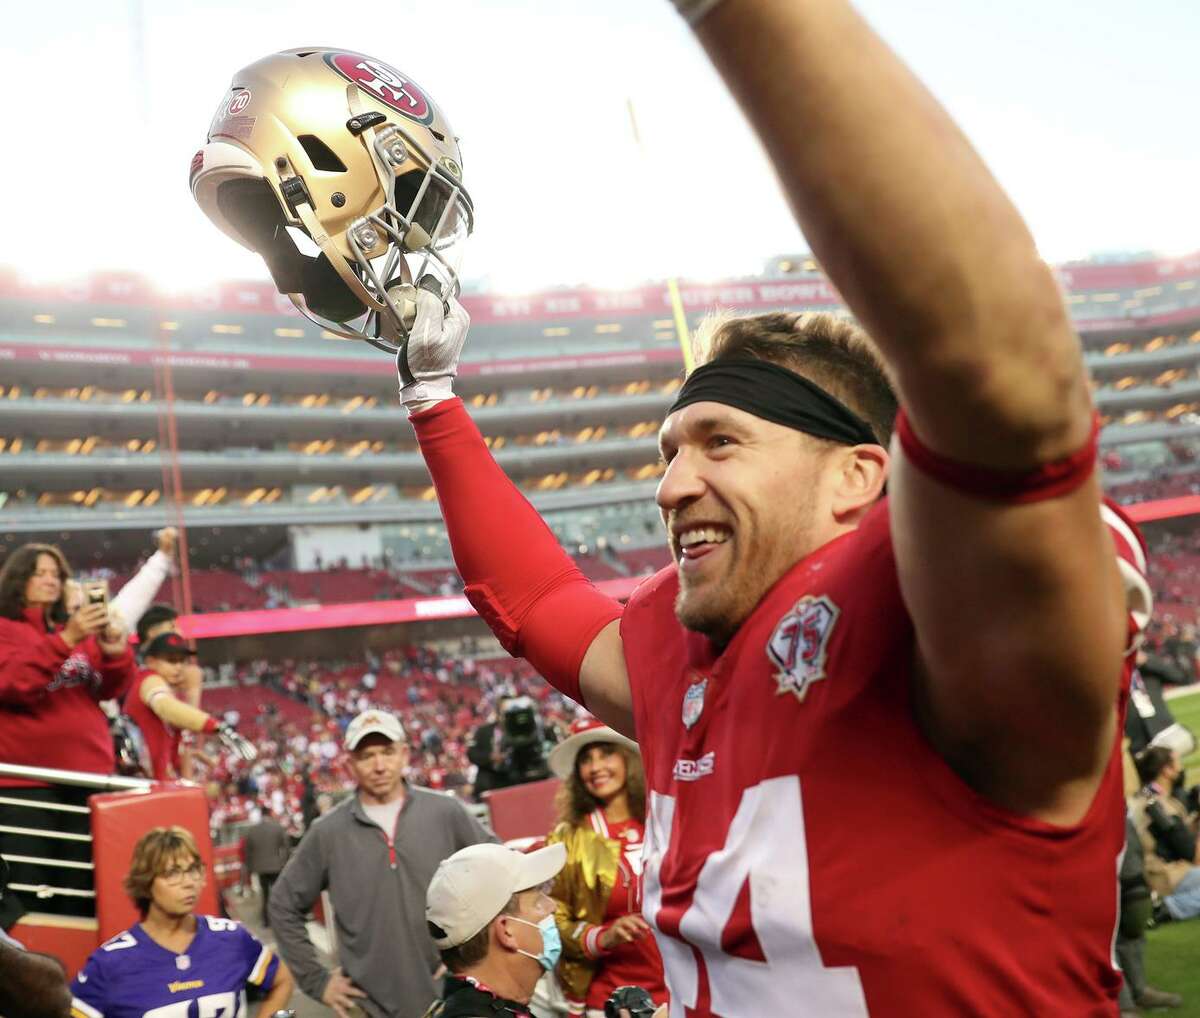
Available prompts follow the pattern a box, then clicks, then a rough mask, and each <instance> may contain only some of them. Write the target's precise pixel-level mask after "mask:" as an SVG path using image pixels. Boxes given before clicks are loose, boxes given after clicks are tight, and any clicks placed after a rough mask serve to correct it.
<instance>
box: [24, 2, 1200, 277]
mask: <svg viewBox="0 0 1200 1018" xmlns="http://www.w3.org/2000/svg"><path fill="white" fill-rule="evenodd" d="M729 2H737V0H729ZM797 2H800V0H797ZM858 6H859V8H860V10H862V11H863V13H864V14H865V15H866V16H867V17H868V18H869V19H870V20H871V21H872V23H873V24H874V25H875V26H876V28H878V29H879V31H880V32H881V33H882V34H883V36H884V37H885V38H886V39H887V40H888V41H889V42H890V43H891V44H892V45H893V46H894V47H895V48H896V49H897V50H898V52H899V53H900V54H901V55H902V56H903V57H904V58H905V59H906V60H907V61H908V62H909V63H910V65H911V66H912V67H913V68H914V70H915V71H916V72H917V73H918V75H919V76H921V77H922V78H923V79H924V80H925V82H926V83H927V84H928V85H929V86H930V87H931V88H932V89H933V91H934V92H935V94H936V95H937V96H938V97H939V98H940V99H941V100H942V101H943V102H944V103H945V104H946V105H947V107H948V108H949V109H950V111H951V112H952V114H953V115H954V116H955V117H956V119H957V120H958V121H959V123H960V124H961V125H962V126H963V128H964V129H965V130H966V132H967V134H968V135H969V136H970V137H971V139H972V140H973V141H974V142H975V144H976V145H977V146H978V148H979V149H980V151H981V152H982V154H983V156H984V158H985V160H987V162H988V163H989V164H990V165H991V167H992V169H993V171H994V172H995V173H996V175H997V177H998V178H999V180H1000V182H1001V183H1002V184H1003V185H1004V186H1005V187H1006V188H1007V189H1008V191H1009V193H1010V194H1011V195H1012V196H1013V198H1014V200H1015V201H1016V203H1017V205H1018V207H1019V208H1020V209H1021V211H1022V212H1023V213H1024V215H1025V216H1026V218H1027V220H1028V222H1029V223H1030V226H1031V228H1032V230H1033V232H1034V236H1035V237H1036V239H1037V241H1038V244H1039V246H1040V248H1041V250H1042V252H1043V254H1044V255H1045V256H1046V257H1047V258H1049V259H1051V260H1053V261H1063V260H1067V259H1073V258H1078V257H1085V256H1088V255H1092V254H1096V253H1105V252H1121V251H1143V250H1153V251H1158V252H1162V253H1167V254H1182V253H1187V252H1191V251H1196V250H1200V201H1198V200H1197V181H1198V180H1200V132H1197V131H1196V130H1195V127H1194V123H1195V121H1194V113H1195V108H1196V101H1197V98H1198V97H1200V61H1197V59H1196V57H1195V47H1196V44H1197V42H1200V3H1196V0H1139V2H1138V3H1129V2H1128V0H1088V2H1087V3H1086V4H1080V3H1078V2H1076V0H1007V2H1005V3H1003V4H996V3H993V2H991V0H906V2H905V3H903V4H897V3H895V0H861V2H860V3H859V5H858ZM4 13H5V31H4V33H3V38H2V39H0V57H2V59H0V89H2V92H0V94H2V95H4V97H5V98H4V101H3V103H0V125H2V126H3V134H2V135H0V137H2V138H3V144H2V145H0V153H2V155H0V194H2V195H3V196H4V201H3V205H2V206H0V207H2V208H3V224H2V226H0V266H3V265H12V266H16V267H17V268H18V270H19V271H20V272H21V274H22V275H24V276H27V277H29V278H31V279H37V280H45V279H69V278H74V277H76V276H78V275H80V274H82V273H85V272H87V271H89V270H92V269H96V268H105V269H131V270H134V271H138V272H141V273H143V274H144V275H146V276H148V277H149V278H151V279H152V280H154V281H155V282H157V283H158V284H159V285H160V286H162V287H163V288H164V289H166V290H168V291H170V290H188V289H200V288H203V287H204V286H205V285H207V284H211V283H212V282H214V281H216V280H219V279H231V278H239V279H241V278H266V272H265V269H264V268H263V267H262V265H261V262H259V261H258V259H257V258H256V257H255V256H254V255H252V254H250V253H249V252H245V251H243V250H242V249H241V248H239V247H238V246H237V245H235V244H234V243H233V242H232V241H230V240H229V239H228V238H226V237H225V236H224V235H222V234H220V233H219V232H218V231H217V230H216V228H215V227H213V226H212V225H211V224H210V223H209V222H208V221H207V220H206V219H205V218H204V216H203V215H202V214H201V213H200V211H199V209H198V208H197V207H196V206H195V204H194V202H193V201H192V198H191V195H190V192H189V190H188V186H187V170H188V165H189V162H190V160H191V157H192V155H193V153H194V152H195V151H196V150H197V149H198V148H199V147H200V146H201V145H202V144H203V143H204V140H205V130H206V128H207V126H208V123H209V121H210V119H211V118H212V115H213V113H214V111H215V109H216V107H217V104H218V102H219V100H220V99H221V98H222V96H223V95H224V93H225V90H226V88H227V87H228V85H229V84H230V81H231V78H232V76H233V74H234V72H235V71H236V70H238V69H239V68H241V67H243V66H245V65H246V64H248V63H251V62H253V61H254V60H256V59H258V58H260V57H262V56H265V55H267V54H269V53H271V52H273V51H276V50H281V49H286V48H290V47H294V46H306V45H321V46H325V45H328V46H334V47H344V48H347V49H351V50H357V51H359V52H364V53H367V54H370V55H371V56H375V57H377V58H379V59H380V60H383V61H385V62H387V63H390V64H392V65H394V66H395V67H398V68H400V69H401V70H402V71H404V72H406V73H407V74H410V75H411V76H412V77H413V79H414V80H415V81H417V82H419V83H420V84H421V86H422V87H423V88H424V89H425V90H426V91H427V92H428V93H430V94H431V95H432V96H433V98H434V100H435V101H436V102H437V103H438V105H439V106H440V107H441V108H442V110H443V111H444V112H445V113H446V115H447V116H448V118H449V120H450V122H451V124H452V125H453V127H454V130H455V132H456V133H457V134H458V135H459V136H460V138H461V146H462V152H463V163H464V170H465V177H466V184H467V187H468V190H469V191H470V192H471V194H472V197H473V199H474V202H475V207H476V213H477V218H476V232H475V235H474V237H473V238H472V239H471V242H470V244H469V247H468V249H467V253H466V259H465V264H464V266H463V274H464V276H465V277H466V278H468V279H474V280H479V281H483V282H485V283H486V285H487V286H488V287H489V288H490V289H492V290H494V291H504V292H513V293H516V292H527V291H532V290H535V289H540V288H544V287H551V286H557V285H592V286H622V285H628V284H632V283H635V282H638V281H641V280H644V279H650V278H664V277H666V276H670V275H679V276H681V277H684V278H688V279H692V280H698V281H699V280H717V279H723V278H731V277H736V276H740V275H748V274H753V273H756V272H758V271H760V270H761V269H762V267H763V265H764V264H765V263H766V261H767V260H768V259H769V258H770V257H771V256H772V255H776V254H781V253H787V252H797V251H801V250H805V249H806V245H805V243H804V240H803V237H802V236H801V234H800V232H799V230H798V228H797V227H796V225H795V223H794V221H793V219H792V217H791V215H790V213H789V212H788V209H787V207H786V205H785V203H784V201H783V199H782V198H781V196H780V192H779V188H778V186H777V184H776V182H775V178H774V176H773V173H772V170H771V168H770V165H769V163H768V162H767V160H766V159H765V157H764V156H763V154H762V150H761V148H760V147H759V145H758V143H757V141H756V140H755V139H754V137H753V135H752V134H751V133H750V131H749V130H748V128H747V127H746V125H745V123H744V121H743V120H742V118H741V115H740V114H739V112H738V110H737V109H736V106H735V105H734V103H733V102H732V100H731V99H730V98H729V96H728V95H727V93H726V92H725V90H724V88H723V86H722V85H721V83H720V81H719V79H718V78H717V77H716V75H715V73H714V72H713V71H712V69H711V67H710V66H709V65H708V63H707V61H706V59H705V57H704V55H703V53H702V52H701V50H700V48H699V46H698V45H697V44H696V43H695V41H694V40H693V39H692V37H691V35H690V33H689V32H688V31H687V30H686V29H685V28H684V26H683V25H682V23H681V22H680V21H679V19H678V18H677V17H676V15H675V14H674V12H673V11H672V10H671V8H670V6H669V4H668V3H667V2H666V0H391V2H389V3H386V4H384V3H364V2H360V0H337V2H332V3H331V2H314V0H288V2H287V3H280V2H274V3H263V2H258V0H236V2H227V0H206V2H205V3H204V4H195V5H193V4H183V3H178V2H176V0H140V2H139V0H50V2H41V3H23V4H20V5H17V4H10V5H5V12H4ZM848 58H849V55H848ZM630 102H632V104H633V108H634V109H635V111H636V115H637V119H638V123H639V127H640V131H641V134H642V137H643V142H644V145H643V147H642V148H641V149H639V147H638V146H637V145H636V144H635V142H634V140H633V134H632V131H631V129H630V123H629V114H628V104H629V103H630Z"/></svg>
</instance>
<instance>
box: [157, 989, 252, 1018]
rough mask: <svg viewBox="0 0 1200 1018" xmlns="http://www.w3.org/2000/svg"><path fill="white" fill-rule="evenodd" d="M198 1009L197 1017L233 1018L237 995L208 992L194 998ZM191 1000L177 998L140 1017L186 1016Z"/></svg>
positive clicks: (235, 1011) (236, 1007)
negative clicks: (205, 994) (171, 1002)
mask: <svg viewBox="0 0 1200 1018" xmlns="http://www.w3.org/2000/svg"><path fill="white" fill-rule="evenodd" d="M195 1002H196V1006H197V1008H198V1009H199V1015H198V1018H234V1016H235V1015H236V1014H237V1013H238V995H235V994H234V993H210V994H208V995H207V996H204V997H196V998H195ZM191 1005H192V1001H191V1000H177V1001H175V1002H174V1003H173V1004H164V1005H163V1006H162V1007H155V1008H152V1009H151V1010H149V1011H147V1012H146V1013H145V1014H144V1015H142V1018H188V1008H189V1007H191Z"/></svg>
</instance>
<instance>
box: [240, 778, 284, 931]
mask: <svg viewBox="0 0 1200 1018" xmlns="http://www.w3.org/2000/svg"><path fill="white" fill-rule="evenodd" d="M260 809H261V810H262V818H261V819H260V820H259V821H258V823H256V824H254V826H252V827H248V828H247V829H246V831H245V832H244V833H243V834H242V851H243V852H244V854H245V858H246V863H245V865H246V872H247V873H252V874H253V875H254V876H256V877H258V888H259V891H260V892H261V894H262V917H263V925H264V926H270V925H271V918H270V915H269V913H268V910H269V908H270V906H271V888H272V886H274V884H275V881H276V880H277V879H278V877H279V872H280V870H282V869H283V867H284V864H285V863H286V862H287V860H288V855H289V853H290V852H291V844H290V842H289V841H288V836H287V831H285V830H284V829H283V824H281V823H280V822H279V821H278V820H277V819H276V818H275V816H274V814H272V812H271V806H270V804H269V803H268V802H266V801H264V802H262V803H260Z"/></svg>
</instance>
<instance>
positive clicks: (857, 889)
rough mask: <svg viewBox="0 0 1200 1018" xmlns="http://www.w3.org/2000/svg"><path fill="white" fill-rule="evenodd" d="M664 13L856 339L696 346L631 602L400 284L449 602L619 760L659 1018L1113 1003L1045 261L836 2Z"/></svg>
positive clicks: (1100, 607)
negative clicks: (544, 500)
mask: <svg viewBox="0 0 1200 1018" xmlns="http://www.w3.org/2000/svg"><path fill="white" fill-rule="evenodd" d="M676 6H677V7H678V8H679V9H680V11H681V13H683V14H684V15H685V17H686V18H687V20H688V21H689V22H690V23H691V24H693V25H694V26H695V28H696V33H697V36H698V38H699V40H700V42H701V44H702V45H703V46H704V48H705V49H706V50H707V52H708V54H709V56H710V57H711V59H712V61H713V63H714V65H715V66H716V68H717V70H718V71H719V72H720V74H721V75H722V76H723V77H724V79H725V80H726V82H727V84H728V85H729V87H730V89H731V91H732V92H733V94H734V95H735V97H736V98H737V99H738V101H739V102H740V103H741V105H742V107H743V109H744V110H745V112H746V114H747V116H748V118H749V119H750V121H751V123H752V125H753V126H754V127H755V129H756V130H757V131H758V133H759V136H760V138H761V140H762V142H763V144H764V146H765V148H766V150H767V152H768V154H769V155H770V156H771V158H772V160H773V162H774V164H775V167H776V170H777V171H778V173H779V177H780V181H781V183H782V185H783V187H784V190H785V191H786V193H787V196H788V198H789V199H790V202H791V205H792V208H793V209H794V210H795V212H796V214H797V218H798V220H799V222H800V225H801V226H802V227H803V230H804V234H805V236H806V237H807V238H808V240H809V242H810V243H811V244H812V247H813V251H814V253H815V255H816V256H817V258H818V259H819V261H820V262H821V264H822V265H823V266H824V268H825V270H826V271H827V273H828V275H829V277H830V279H831V280H832V282H833V283H834V285H835V286H836V287H837V289H838V291H839V292H840V293H841V294H842V296H843V297H844V299H845V300H846V302H847V304H848V305H849V307H850V309H851V310H852V311H853V312H854V314H855V316H856V317H857V320H858V321H859V322H860V323H861V324H862V326H863V328H865V329H866V330H869V335H870V338H868V335H867V333H866V332H863V331H861V330H860V329H859V328H858V327H857V326H852V325H850V324H847V323H844V322H841V321H838V320H836V319H833V318H830V317H827V316H821V315H790V314H775V315H762V316H757V317H755V318H748V319H736V320H730V321H718V322H716V323H714V324H713V325H712V326H711V327H709V328H708V329H706V330H704V333H703V335H702V336H701V340H702V343H701V346H702V349H700V350H698V351H697V353H698V357H697V361H698V363H700V365H701V366H700V367H698V368H697V369H696V370H695V371H693V372H692V373H691V375H690V376H689V377H688V378H687V380H686V381H685V382H684V384H683V386H682V388H681V389H680V392H679V396H678V398H677V399H676V401H675V403H674V404H673V406H672V407H671V408H670V411H669V413H668V416H667V418H666V421H665V423H664V425H663V428H662V431H661V435H660V440H661V450H662V455H663V459H664V461H665V472H664V475H663V478H662V482H661V484H660V486H659V490H658V504H659V506H660V508H661V510H662V513H663V518H664V521H665V523H666V526H667V530H668V540H669V542H670V547H671V549H672V552H673V555H674V558H675V561H674V562H673V563H672V565H670V566H669V567H668V568H666V569H664V570H663V571H662V572H660V573H659V574H658V575H656V576H654V577H652V578H650V579H648V580H647V581H645V582H644V583H643V584H642V585H641V586H640V587H639V588H638V589H637V591H635V593H634V594H633V596H632V597H631V598H630V600H629V603H628V605H626V606H625V608H624V609H621V608H620V607H619V606H617V605H615V604H613V603H612V602H610V601H607V600H606V599H605V598H603V597H602V596H601V595H600V594H599V593H598V592H597V591H596V590H595V589H594V588H593V587H592V586H591V585H590V584H589V583H588V582H587V580H586V579H585V578H584V577H583V575H582V574H581V573H580V572H579V570H578V569H577V568H576V567H575V566H574V565H573V563H572V562H571V561H570V560H569V559H568V557H567V556H566V554H565V553H564V552H563V551H562V550H561V549H560V548H559V547H558V544H557V542H556V540H555V539H554V536H553V535H552V534H551V533H550V531H549V530H548V529H547V528H546V526H545V525H544V523H542V521H541V520H540V519H539V518H538V517H537V514H536V513H535V512H534V511H533V509H532V508H531V507H530V506H529V504H528V503H527V502H526V501H525V500H524V499H523V498H522V497H521V495H520V494H519V492H518V491H517V490H516V489H515V487H514V486H513V485H512V484H511V483H510V482H509V481H508V480H507V478H506V477H505V476H504V474H503V472H502V471H501V470H500V469H499V468H498V467H497V466H496V465H495V463H494V461H493V460H492V459H491V458H490V455H489V453H488V451H487V447H486V445H485V443H484V442H483V439H482V438H481V437H480V435H479V432H478V430H477V429H476V428H475V427H474V425H473V424H472V422H471V420H470V418H469V416H468V415H467V413H466V410H465V409H464V407H463V405H462V403H461V401H460V400H457V399H455V398H453V392H452V387H451V381H452V378H453V376H454V372H455V368H456V365H457V363H458V357H459V353H460V351H461V349H462V345H463V342H464V339H465V335H466V329H467V325H468V318H467V316H466V313H465V312H464V311H463V309H462V308H461V306H459V305H458V304H457V303H456V302H454V301H449V302H447V303H446V304H445V306H443V304H442V302H441V301H439V300H438V299H436V298H435V297H432V296H431V295H429V294H424V293H422V294H419V295H418V307H419V311H418V315H417V321H416V325H415V327H414V329H413V332H412V335H411V336H410V339H409V343H408V346H407V349H405V350H404V351H402V352H401V355H400V361H401V363H400V365H399V368H400V371H399V374H400V379H401V383H402V384H401V393H400V394H401V400H402V402H403V403H404V405H405V407H406V408H407V409H408V411H409V415H410V418H411V420H412V422H413V425H414V427H415V429H416V433H417V437H418V440H419V442H420V445H421V451H422V453H423V454H424V457H425V461H426V463H427V465H428V466H429V469H430V473H431V475H432V477H433V479H434V483H435V485H436V488H437V493H438V498H439V500H440V502H441V505H442V510H443V513H444V515H445V517H446V523H447V528H448V530H449V533H450V539H451V545H452V547H453V550H454V556H455V561H456V563H457V565H458V569H459V572H460V574H461V575H462V576H463V578H464V579H465V581H466V595H467V596H468V597H469V598H470V599H471V602H472V604H473V605H474V606H475V607H476V609H477V610H478V612H479V613H480V615H481V616H482V617H483V618H484V619H485V620H487V622H488V624H489V625H490V626H491V628H492V630H493V631H494V632H495V633H496V634H497V636H498V638H499V639H500V641H501V642H502V643H503V645H504V646H505V647H506V648H507V649H508V650H509V651H510V652H511V653H513V654H518V655H521V656H523V657H526V658H527V659H528V660H529V661H530V662H531V663H532V664H533V665H534V666H535V667H536V668H538V670H539V671H540V672H541V673H542V674H543V675H544V676H546V678H547V679H549V681H550V682H551V683H553V684H554V685H555V686H556V687H557V688H558V689H559V690H561V691H562V692H563V693H565V694H566V695H568V696H570V697H572V698H573V699H575V700H576V701H578V702H580V703H583V704H585V705H586V706H587V707H588V708H589V709H590V710H591V711H592V713H594V714H596V715H597V716H598V717H600V718H601V719H602V720H604V721H605V722H606V723H608V724H609V725H611V726H612V727H613V728H614V729H616V730H617V731H619V732H623V733H625V734H627V735H630V736H634V737H636V738H637V740H638V742H639V744H640V746H641V750H642V756H643V760H644V763H645V769H646V781H647V787H648V791H649V808H648V816H647V822H646V852H645V893H644V909H643V911H644V914H645V917H646V920H647V921H648V922H649V923H650V924H651V925H652V926H653V927H654V928H655V930H656V934H657V937H658V941H659V945H660V948H661V951H662V955H663V961H664V964H665V968H666V973H667V985H668V989H669V990H670V996H671V1016H672V1018H708V1016H718V1015H719V1016H724V1018H742V1016H745V1018H750V1016H758V1015H765V1014H772V1015H782V1014H786V1015H797V1016H812V1018H862V1016H865V1015H871V1016H874V1018H908V1016H917V1015H922V1016H923V1015H957V1014H978V1015H987V1016H1009V1015H1016V1014H1038V1015H1042V1014H1071V1015H1079V1016H1084V1015H1087V1016H1100V1015H1110V1014H1113V1013H1115V1008H1116V996H1117V987H1118V985H1119V980H1120V976H1119V974H1118V973H1117V971H1116V970H1115V968H1114V966H1113V961H1112V939H1113V933H1114V928H1115V925H1116V918H1117V917H1116V888H1115V874H1116V868H1117V859H1118V857H1119V855H1120V853H1121V851H1122V848H1123V846H1124V802H1123V798H1122V795H1121V791H1122V787H1121V786H1122V776H1121V766H1120V756H1119V749H1120V745H1119V731H1120V718H1121V715H1122V712H1123V711H1124V709H1125V703H1126V700H1127V697H1128V689H1129V673H1130V651H1131V649H1132V646H1133V645H1134V643H1135V642H1136V638H1137V633H1138V629H1139V627H1140V626H1141V625H1144V623H1145V621H1146V617H1147V614H1148V611H1149V589H1148V587H1147V584H1146V582H1145V579H1144V577H1143V576H1142V575H1141V571H1142V570H1144V566H1145V557H1144V550H1143V548H1142V547H1141V544H1140V540H1139V538H1138V537H1137V535H1136V533H1135V531H1134V530H1133V528H1132V527H1131V525H1130V524H1129V523H1128V521H1127V520H1125V519H1124V518H1123V517H1121V516H1120V515H1119V513H1118V512H1117V511H1116V510H1115V509H1113V508H1111V507H1109V506H1105V505H1103V503H1102V500H1101V497H1100V491H1099V484H1098V481H1097V477H1096V471H1095V462H1096V445H1097V441H1096V439H1097V420H1096V414H1095V410H1094V407H1093V406H1092V402H1091V397H1090V390H1089V385H1088V378H1087V374H1086V372H1085V370H1084V365H1083V359H1082V356H1081V353H1080V348H1079V343H1078V339H1077V337H1076V336H1075V335H1074V333H1073V331H1072V328H1071V322H1070V319H1069V317H1068V315H1067V313H1066V310H1065V308H1064V306H1063V302H1062V298H1061V294H1060V293H1059V290H1058V287H1057V285H1056V282H1055V279H1054V277H1053V274H1052V273H1051V272H1050V270H1049V269H1048V268H1047V266H1046V265H1045V264H1044V263H1043V262H1042V260H1041V259H1040V257H1039V256H1038V252H1037V249H1036V247H1035V245H1034V243H1033V240H1032V238H1031V237H1030V235H1029V232H1028V230H1027V229H1026V228H1025V225H1024V224H1023V223H1022V221H1021V219H1020V217H1019V215H1018V214H1017V212H1016V210H1015V209H1014V208H1013V207H1012V205H1011V204H1010V202H1009V201H1008V199H1007V198H1006V197H1005V195H1004V194H1003V192H1002V191H1001V190H1000V188H999V187H998V186H997V184H996V182H995V181H994V180H993V179H992V177H991V175H990V174H989V173H988V171H987V169H986V167H985V166H984V165H983V164H982V162H981V161H980V160H979V157H978V156H977V155H976V154H975V152H974V151H973V150H972V149H971V147H970V145H969V144H968V142H967V141H966V139H965V138H964V137H963V135H962V134H961V132H959V130H958V129H957V127H956V126H955V125H954V123H953V122H952V121H951V120H950V118H949V117H948V116H947V114H946V113H945V111H944V110H943V109H941V107H940V106H939V105H938V104H937V102H936V101H935V100H934V99H933V98H932V97H931V96H930V95H929V93H928V92H926V91H925V89H924V88H923V87H922V86H921V84H920V83H919V82H918V81H917V80H916V79H915V78H914V77H913V76H912V75H911V73H910V72H909V71H908V69H907V68H905V67H904V66H903V65H902V64H901V63H900V61H899V60H898V59H897V58H896V57H895V55H894V54H893V53H891V52H890V51H889V50H888V48H887V47H886V46H885V45H884V44H883V42H882V41H881V40H880V39H879V38H878V37H877V36H876V35H875V34H874V32H873V31H872V30H871V29H870V27H869V26H868V25H867V24H866V23H865V22H864V21H863V20H862V18H861V17H860V16H859V15H858V14H857V13H856V11H855V10H854V8H853V6H852V5H851V4H850V3H848V2H846V0H676ZM876 351H878V352H876ZM885 364H886V366H887V367H886V371H885V369H884V365H885ZM889 376H890V377H891V378H892V379H893V380H894V384H895V389H896V392H897V394H898V396H899V404H900V405H901V407H902V409H901V410H900V412H899V413H898V414H895V413H894V411H895V407H896V399H895V397H893V396H892V395H891V392H890V391H889V390H890V386H889ZM893 418H894V426H895V432H896V435H895V439H894V440H893V439H892V437H891V433H892V429H893ZM885 485H886V488H887V496H886V497H885V496H884V489H885Z"/></svg>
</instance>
